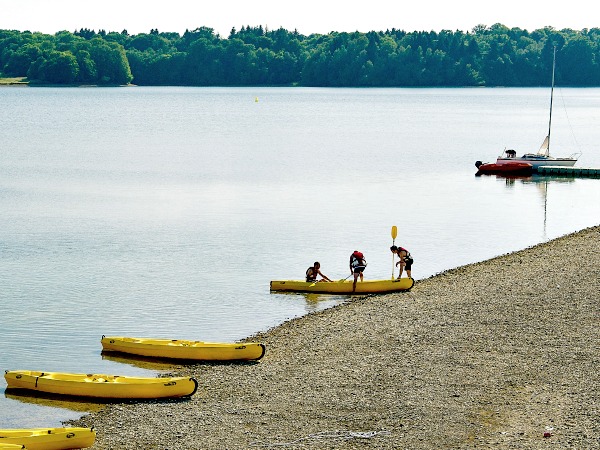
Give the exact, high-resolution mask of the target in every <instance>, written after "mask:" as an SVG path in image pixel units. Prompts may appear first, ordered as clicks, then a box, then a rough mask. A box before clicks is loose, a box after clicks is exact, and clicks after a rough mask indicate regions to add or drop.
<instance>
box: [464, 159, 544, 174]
mask: <svg viewBox="0 0 600 450" xmlns="http://www.w3.org/2000/svg"><path fill="white" fill-rule="evenodd" d="M475 167H477V174H476V175H482V174H485V175H531V174H532V173H533V165H532V164H529V163H526V162H510V163H505V164H495V163H482V162H481V161H477V162H476V163H475Z"/></svg>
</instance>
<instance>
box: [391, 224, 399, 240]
mask: <svg viewBox="0 0 600 450" xmlns="http://www.w3.org/2000/svg"><path fill="white" fill-rule="evenodd" d="M396 236H398V227H397V226H396V225H394V226H393V227H392V239H396Z"/></svg>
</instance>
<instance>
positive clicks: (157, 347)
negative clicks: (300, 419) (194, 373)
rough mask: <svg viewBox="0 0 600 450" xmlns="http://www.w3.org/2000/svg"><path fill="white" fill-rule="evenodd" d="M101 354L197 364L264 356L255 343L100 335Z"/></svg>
mask: <svg viewBox="0 0 600 450" xmlns="http://www.w3.org/2000/svg"><path fill="white" fill-rule="evenodd" d="M101 342H102V349H103V350H104V351H112V352H121V353H130V354H132V355H139V356H148V357H153V358H175V359H189V360H197V361H236V360H237V361H240V360H242V361H243V360H245V361H250V360H259V359H261V358H262V357H263V356H264V354H265V345H264V344H260V343H257V342H244V343H239V344H235V343H220V342H202V341H185V340H178V339H149V338H131V337H120V336H102V340H101Z"/></svg>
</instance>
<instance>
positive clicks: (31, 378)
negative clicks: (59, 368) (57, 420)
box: [4, 370, 198, 399]
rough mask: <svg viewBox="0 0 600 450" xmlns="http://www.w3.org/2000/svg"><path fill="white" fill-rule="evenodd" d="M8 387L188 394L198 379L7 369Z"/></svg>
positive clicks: (87, 393)
mask: <svg viewBox="0 0 600 450" xmlns="http://www.w3.org/2000/svg"><path fill="white" fill-rule="evenodd" d="M4 378H5V379H6V384H7V389H30V390H33V391H39V392H45V393H48V394H59V395H76V396H82V397H97V398H126V399H133V398H137V399H150V398H165V397H186V396H190V395H193V394H194V393H195V392H196V389H198V382H197V381H196V380H195V379H193V378H188V377H170V378H150V377H123V376H119V375H100V374H83V373H61V372H34V371H31V370H7V371H6V373H5V374H4Z"/></svg>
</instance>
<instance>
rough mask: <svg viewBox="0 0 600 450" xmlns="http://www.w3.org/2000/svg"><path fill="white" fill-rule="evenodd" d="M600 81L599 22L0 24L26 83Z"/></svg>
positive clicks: (10, 72)
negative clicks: (303, 29)
mask: <svg viewBox="0 0 600 450" xmlns="http://www.w3.org/2000/svg"><path fill="white" fill-rule="evenodd" d="M555 47H556V60H557V65H556V84H557V85H562V86H600V29H599V28H592V29H583V30H571V29H563V30H556V29H554V28H552V27H545V28H542V29H538V30H534V31H531V32H530V31H527V30H523V29H520V28H508V27H506V26H504V25H502V24H495V25H492V26H485V25H478V26H476V27H475V28H473V30H471V31H470V32H463V31H448V30H442V31H439V32H435V31H414V32H406V31H401V30H396V29H392V30H386V31H378V32H376V31H371V32H368V33H361V32H331V33H329V34H311V35H309V36H305V35H302V34H300V33H298V31H297V30H294V31H288V30H285V29H283V28H280V29H276V30H269V29H268V28H263V27H262V26H256V27H251V26H242V27H241V28H240V29H239V30H236V29H235V28H233V29H232V30H231V32H230V34H229V36H228V37H227V38H224V37H222V36H220V35H219V34H218V33H215V31H214V30H213V29H212V28H208V27H200V28H197V29H195V30H191V31H189V30H187V31H186V32H185V33H183V35H181V34H179V33H174V32H160V31H158V30H156V29H153V30H150V32H149V33H141V34H136V35H130V34H129V33H128V32H127V30H123V31H121V32H106V31H105V30H99V31H97V32H96V31H94V30H90V29H80V30H79V31H75V32H69V31H60V32H58V33H56V34H54V35H49V34H42V33H37V32H33V33H32V32H30V31H16V30H0V76H1V77H26V80H27V81H28V82H29V83H30V84H31V85H36V84H39V85H48V84H50V85H127V84H135V85H145V86H166V85H169V86H319V87H436V86H439V87H463V86H547V85H548V84H549V83H550V77H551V71H552V55H553V51H554V48H555Z"/></svg>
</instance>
